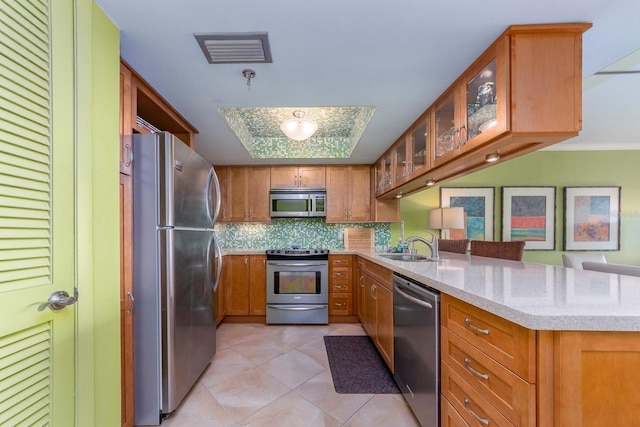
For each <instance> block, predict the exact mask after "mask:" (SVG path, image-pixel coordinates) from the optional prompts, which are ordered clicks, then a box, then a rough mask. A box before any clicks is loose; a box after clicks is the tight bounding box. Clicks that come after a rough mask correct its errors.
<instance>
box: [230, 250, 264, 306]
mask: <svg viewBox="0 0 640 427" xmlns="http://www.w3.org/2000/svg"><path fill="white" fill-rule="evenodd" d="M266 260H267V258H266V255H227V256H225V258H224V261H223V265H224V267H223V268H224V270H225V279H226V280H225V285H226V287H225V292H226V303H227V304H226V312H227V316H264V315H266V313H267V298H266V296H267V293H266V288H267V286H266V281H267V271H266V266H267V264H266Z"/></svg>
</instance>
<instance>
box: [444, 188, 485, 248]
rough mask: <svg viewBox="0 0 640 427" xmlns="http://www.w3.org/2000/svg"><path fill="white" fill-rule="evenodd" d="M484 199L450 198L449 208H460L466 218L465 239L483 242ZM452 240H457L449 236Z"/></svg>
mask: <svg viewBox="0 0 640 427" xmlns="http://www.w3.org/2000/svg"><path fill="white" fill-rule="evenodd" d="M484 204H485V197H484V196H452V197H451V198H450V199H449V206H451V207H452V208H453V207H462V208H464V213H465V217H466V221H467V222H466V224H465V225H466V233H467V234H466V238H467V239H471V240H485V234H486V230H485V206H484ZM451 237H452V238H458V237H457V236H456V237H454V235H453V234H452V235H451Z"/></svg>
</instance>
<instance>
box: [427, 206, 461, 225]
mask: <svg viewBox="0 0 640 427" xmlns="http://www.w3.org/2000/svg"><path fill="white" fill-rule="evenodd" d="M429 227H430V228H433V229H435V230H449V229H461V228H464V208H462V207H454V208H436V209H431V210H430V211H429Z"/></svg>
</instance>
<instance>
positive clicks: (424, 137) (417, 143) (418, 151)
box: [409, 110, 431, 178]
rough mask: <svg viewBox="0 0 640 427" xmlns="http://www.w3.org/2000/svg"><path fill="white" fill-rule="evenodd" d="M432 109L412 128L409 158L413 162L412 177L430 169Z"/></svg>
mask: <svg viewBox="0 0 640 427" xmlns="http://www.w3.org/2000/svg"><path fill="white" fill-rule="evenodd" d="M430 112H431V110H427V111H426V112H425V114H424V115H423V116H422V117H421V118H420V120H419V122H418V123H417V124H416V125H415V127H413V128H412V129H411V130H410V135H409V142H410V144H409V145H410V151H409V156H410V157H409V159H410V162H411V169H412V171H411V178H414V177H416V176H418V175H421V174H423V173H425V172H426V171H427V170H428V169H429V157H428V150H429V148H428V147H429V145H428V144H427V141H428V137H429V119H430Z"/></svg>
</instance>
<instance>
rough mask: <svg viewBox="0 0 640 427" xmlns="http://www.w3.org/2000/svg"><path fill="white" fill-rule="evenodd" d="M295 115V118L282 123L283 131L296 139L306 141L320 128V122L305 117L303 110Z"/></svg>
mask: <svg viewBox="0 0 640 427" xmlns="http://www.w3.org/2000/svg"><path fill="white" fill-rule="evenodd" d="M293 115H294V116H295V118H294V119H289V120H286V121H284V122H282V124H280V129H282V132H284V134H285V135H287V137H288V138H291V139H293V140H295V141H304V140H305V139H309V138H311V137H312V136H313V134H314V133H316V131H317V130H318V124H317V123H316V122H314V121H311V120H307V119H305V118H304V112H302V111H296V112H294V113H293Z"/></svg>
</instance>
